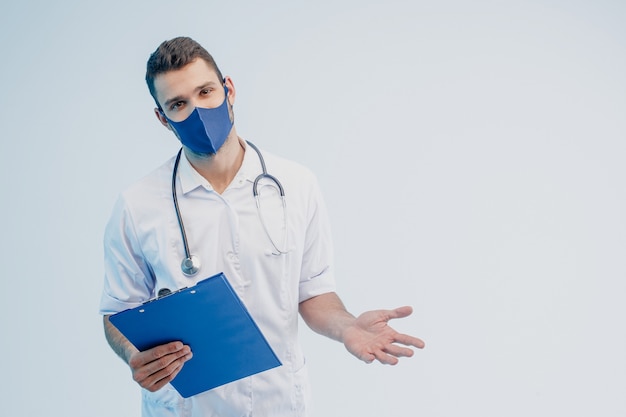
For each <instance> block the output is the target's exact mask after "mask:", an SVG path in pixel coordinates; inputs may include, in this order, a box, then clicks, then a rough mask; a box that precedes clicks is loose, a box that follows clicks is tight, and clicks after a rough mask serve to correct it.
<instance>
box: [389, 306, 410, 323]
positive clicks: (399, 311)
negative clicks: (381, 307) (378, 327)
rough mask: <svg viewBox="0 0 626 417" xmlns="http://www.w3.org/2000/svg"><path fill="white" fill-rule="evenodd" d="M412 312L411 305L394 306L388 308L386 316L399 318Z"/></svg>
mask: <svg viewBox="0 0 626 417" xmlns="http://www.w3.org/2000/svg"><path fill="white" fill-rule="evenodd" d="M412 313H413V307H411V306H403V307H398V308H394V309H393V310H388V312H387V316H388V317H389V320H391V319H401V318H404V317H408V316H410V315H411V314H412Z"/></svg>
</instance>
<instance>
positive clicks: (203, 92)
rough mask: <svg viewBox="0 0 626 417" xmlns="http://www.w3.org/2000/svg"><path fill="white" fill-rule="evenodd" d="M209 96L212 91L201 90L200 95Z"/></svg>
mask: <svg viewBox="0 0 626 417" xmlns="http://www.w3.org/2000/svg"><path fill="white" fill-rule="evenodd" d="M209 94H211V90H209V89H208V88H205V89H204V90H200V95H202V96H208V95H209Z"/></svg>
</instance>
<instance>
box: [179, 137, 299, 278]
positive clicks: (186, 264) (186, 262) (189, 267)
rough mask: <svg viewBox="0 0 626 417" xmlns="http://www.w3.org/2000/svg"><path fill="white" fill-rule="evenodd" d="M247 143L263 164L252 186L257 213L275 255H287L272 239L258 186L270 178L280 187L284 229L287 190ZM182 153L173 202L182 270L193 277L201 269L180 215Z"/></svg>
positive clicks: (180, 151) (257, 151) (260, 156)
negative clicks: (181, 253) (179, 195)
mask: <svg viewBox="0 0 626 417" xmlns="http://www.w3.org/2000/svg"><path fill="white" fill-rule="evenodd" d="M246 143H247V144H248V145H250V147H251V148H252V149H254V151H255V152H256V153H257V155H258V157H259V162H260V163H261V171H262V172H261V174H259V175H258V176H257V177H256V178H255V179H254V182H253V184H252V194H253V196H254V200H255V202H256V206H257V212H258V213H259V218H260V220H261V224H262V226H263V229H264V230H265V234H266V235H267V237H268V239H269V240H270V242H271V244H272V246H274V249H276V252H277V253H275V255H283V254H286V253H287V252H288V251H284V250H280V249H279V248H278V246H277V245H276V243H274V240H273V239H272V237H271V235H270V233H269V230H268V229H267V226H266V224H265V221H264V220H263V215H262V214H261V207H260V202H259V193H258V184H259V181H261V180H262V179H263V178H268V179H269V180H270V181H272V182H273V183H274V184H276V186H277V187H278V191H279V193H280V198H281V200H282V205H283V213H284V214H285V217H284V222H285V224H284V225H283V227H286V221H287V218H286V212H287V211H286V201H285V189H284V188H283V185H282V184H281V183H280V181H279V180H278V178H276V177H274V176H273V175H270V174H268V173H267V167H266V166H265V159H264V158H263V155H262V154H261V151H260V150H259V148H257V147H256V145H254V144H253V143H252V142H249V141H246ZM182 153H183V149H182V148H181V149H180V150H179V151H178V154H177V155H176V160H175V161H174V168H173V169H172V200H173V201H174V210H175V212H176V219H177V220H178V226H179V228H180V235H181V237H182V240H183V249H184V251H185V259H183V261H182V263H181V270H182V271H183V274H185V275H187V276H193V275H195V274H196V273H197V272H198V270H199V269H200V260H199V259H198V258H197V257H196V256H195V255H192V254H191V252H190V250H189V243H188V241H187V233H186V232H185V226H184V223H183V217H182V215H181V213H180V207H179V205H178V193H177V192H176V177H177V174H178V165H179V163H180V158H181V155H182Z"/></svg>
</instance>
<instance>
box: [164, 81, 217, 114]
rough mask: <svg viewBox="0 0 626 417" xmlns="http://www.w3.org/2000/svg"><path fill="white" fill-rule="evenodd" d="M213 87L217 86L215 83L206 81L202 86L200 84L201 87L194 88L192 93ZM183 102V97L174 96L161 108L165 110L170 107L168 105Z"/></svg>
mask: <svg viewBox="0 0 626 417" xmlns="http://www.w3.org/2000/svg"><path fill="white" fill-rule="evenodd" d="M215 85H217V83H216V82H215V81H207V82H205V83H204V84H202V85H201V86H199V87H196V88H195V89H194V92H197V91H200V90H204V89H205V88H207V87H213V86H215ZM184 100H185V97H183V96H176V97H172V98H170V99H168V100H166V101H165V102H164V103H163V107H166V108H167V107H169V106H170V104H172V103H176V102H178V101H184Z"/></svg>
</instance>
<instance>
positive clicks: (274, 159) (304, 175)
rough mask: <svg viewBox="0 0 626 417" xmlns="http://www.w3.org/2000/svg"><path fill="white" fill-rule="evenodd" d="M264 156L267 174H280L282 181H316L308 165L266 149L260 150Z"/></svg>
mask: <svg viewBox="0 0 626 417" xmlns="http://www.w3.org/2000/svg"><path fill="white" fill-rule="evenodd" d="M261 152H262V153H263V157H264V158H265V164H266V166H267V172H268V174H271V175H274V176H279V175H280V176H281V181H282V178H284V181H287V182H289V181H292V180H295V181H306V182H313V183H315V182H317V179H316V176H315V174H314V173H313V171H311V170H310V169H309V168H308V167H306V166H304V165H302V164H300V163H298V162H296V161H293V160H290V159H286V158H283V157H281V156H278V155H275V154H273V153H271V152H268V151H261Z"/></svg>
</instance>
